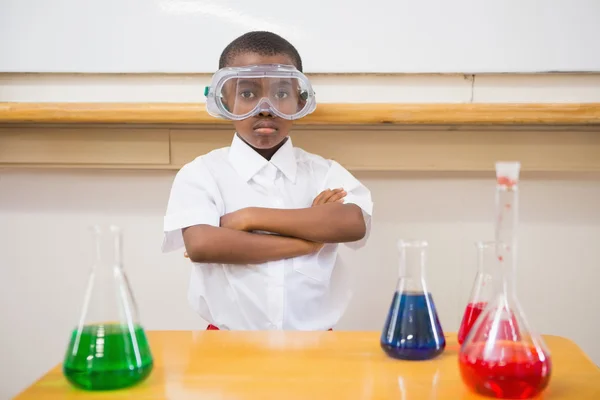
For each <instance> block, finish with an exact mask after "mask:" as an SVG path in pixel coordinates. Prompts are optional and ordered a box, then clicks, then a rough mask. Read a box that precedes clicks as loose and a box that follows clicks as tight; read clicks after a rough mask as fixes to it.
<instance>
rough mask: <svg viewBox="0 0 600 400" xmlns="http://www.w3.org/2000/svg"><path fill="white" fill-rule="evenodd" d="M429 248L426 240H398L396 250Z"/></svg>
mask: <svg viewBox="0 0 600 400" xmlns="http://www.w3.org/2000/svg"><path fill="white" fill-rule="evenodd" d="M428 246H429V243H428V242H427V241H426V240H419V239H400V240H398V249H400V250H402V249H406V248H426V247H428Z"/></svg>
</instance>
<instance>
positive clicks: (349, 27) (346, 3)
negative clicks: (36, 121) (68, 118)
mask: <svg viewBox="0 0 600 400" xmlns="http://www.w3.org/2000/svg"><path fill="white" fill-rule="evenodd" d="M251 30H269V31H273V32H275V33H278V34H280V35H282V36H283V37H285V38H286V39H288V40H289V41H291V42H292V43H293V44H294V45H295V46H296V48H297V49H298V50H299V52H300V54H301V56H302V58H303V62H304V65H305V71H307V72H312V73H502V72H513V73H519V72H554V71H565V72H566V71H569V72H588V71H600V0H304V1H287V2H286V1H283V0H277V1H275V0H0V72H70V73H77V72H81V73H212V72H214V71H215V70H216V69H217V67H218V59H219V55H220V53H221V51H222V50H223V48H224V47H225V46H226V45H227V44H228V43H229V42H230V41H231V40H233V39H234V38H236V37H237V36H239V35H241V34H243V33H245V32H247V31H251Z"/></svg>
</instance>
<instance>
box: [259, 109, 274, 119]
mask: <svg viewBox="0 0 600 400" xmlns="http://www.w3.org/2000/svg"><path fill="white" fill-rule="evenodd" d="M258 115H260V116H261V117H272V116H273V114H272V113H271V108H269V107H266V108H263V107H261V109H260V112H259V113H258Z"/></svg>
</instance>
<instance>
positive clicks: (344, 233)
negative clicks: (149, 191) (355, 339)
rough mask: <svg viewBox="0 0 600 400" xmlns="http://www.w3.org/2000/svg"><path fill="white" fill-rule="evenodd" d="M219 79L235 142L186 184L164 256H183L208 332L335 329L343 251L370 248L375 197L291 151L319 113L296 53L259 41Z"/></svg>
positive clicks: (178, 195)
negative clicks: (296, 128) (296, 124)
mask: <svg viewBox="0 0 600 400" xmlns="http://www.w3.org/2000/svg"><path fill="white" fill-rule="evenodd" d="M219 68H220V69H219V71H217V72H216V73H215V75H214V77H213V80H212V84H211V86H210V88H208V91H207V109H208V111H209V113H211V114H212V115H214V116H219V117H222V118H227V119H230V120H232V121H233V125H234V127H235V131H236V133H235V134H234V135H233V141H232V143H231V146H229V147H225V148H222V149H218V150H214V151H212V152H210V153H208V154H205V155H203V156H200V157H198V158H196V159H195V160H193V161H191V162H190V163H188V164H187V165H185V166H184V167H183V168H182V169H181V170H180V171H179V172H178V173H177V176H176V177H175V180H174V182H173V186H172V189H171V194H170V198H169V201H168V206H167V211H166V215H165V218H164V234H165V236H164V241H163V251H165V252H167V251H173V250H177V249H181V248H182V247H183V246H185V252H186V255H187V256H188V257H189V258H190V260H191V261H192V262H193V269H192V274H191V281H190V285H189V291H188V299H189V302H190V303H191V306H192V308H193V309H194V310H195V311H196V312H197V313H198V314H199V315H200V316H201V317H202V318H204V319H205V320H207V321H208V322H209V323H210V325H209V327H208V329H228V330H275V329H279V330H281V329H283V330H328V329H331V328H333V327H334V326H335V324H336V323H337V322H338V321H339V319H340V317H341V316H342V314H343V313H344V311H345V309H346V306H347V304H348V301H349V299H350V287H349V284H348V283H349V282H348V279H347V278H348V270H347V266H345V264H344V262H343V260H342V259H341V257H340V256H339V255H338V254H337V251H338V244H340V243H344V244H346V245H347V246H350V247H351V248H354V249H358V248H361V247H362V246H364V244H365V242H366V240H367V238H368V236H369V232H370V219H371V213H372V208H373V203H372V201H371V193H370V191H369V190H368V189H367V188H366V187H365V186H364V185H362V184H361V183H360V182H359V181H358V180H357V179H356V178H354V177H353V176H352V175H351V174H350V173H349V172H348V171H347V170H346V169H344V168H343V167H342V166H341V165H340V164H338V163H337V162H335V161H332V160H326V159H324V158H322V157H320V156H317V155H315V154H310V153H308V152H306V151H303V150H301V149H299V148H297V147H294V145H293V144H292V139H291V137H290V136H289V134H290V130H291V129H292V123H293V120H294V119H298V118H301V117H303V116H305V115H306V114H308V113H310V112H312V111H313V110H314V108H315V97H314V92H313V90H312V87H311V85H310V82H309V81H308V79H307V78H306V76H305V75H304V74H303V73H302V60H301V58H300V55H299V54H298V52H297V51H296V49H295V48H294V46H292V45H291V44H290V43H289V42H287V41H286V40H285V39H283V38H282V37H280V36H278V35H276V34H273V33H270V32H250V33H247V34H245V35H243V36H241V37H239V38H237V39H235V40H234V41H233V42H232V43H230V44H229V45H228V46H227V47H226V48H225V50H224V51H223V53H222V55H221V58H220V61H219ZM339 145H340V146H343V143H340V144H339Z"/></svg>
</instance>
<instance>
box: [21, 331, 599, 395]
mask: <svg viewBox="0 0 600 400" xmlns="http://www.w3.org/2000/svg"><path fill="white" fill-rule="evenodd" d="M147 333H148V336H149V340H150V345H151V348H152V352H153V356H154V362H155V364H154V370H153V372H152V374H151V375H150V377H149V378H148V379H147V380H146V381H145V382H143V383H141V384H139V385H138V386H135V387H132V388H129V389H124V390H119V391H111V392H86V391H82V390H79V389H75V388H73V387H71V386H70V385H69V383H68V382H67V381H66V380H65V378H64V377H63V375H62V370H61V366H60V365H58V366H56V367H55V368H54V369H52V370H51V371H49V372H48V373H47V374H46V375H45V376H44V377H42V378H41V379H40V380H39V381H37V382H36V383H35V384H33V385H32V386H31V387H29V388H28V389H26V390H25V391H24V392H22V393H21V394H20V395H19V396H17V399H21V400H23V399H81V398H96V399H125V398H127V399H129V398H131V399H261V400H262V399H286V400H287V399H310V400H315V399H320V398H323V399H343V400H346V399H395V400H406V399H410V400H412V399H451V400H458V399H480V398H483V397H481V396H479V395H476V394H474V393H471V392H470V391H469V389H468V388H467V387H466V386H464V384H463V383H462V381H461V378H460V375H459V371H458V359H457V354H458V350H459V347H458V344H457V341H456V335H454V334H449V335H447V341H448V345H447V347H446V351H445V352H444V354H443V355H442V356H440V357H439V358H437V359H434V360H430V361H412V362H410V361H397V360H393V359H390V358H388V357H387V356H386V355H385V354H384V353H383V351H381V349H380V348H379V332H344V331H334V332H281V331H273V332H227V331H202V332H187V331H149V332H147ZM544 338H545V340H546V343H547V344H548V347H549V348H550V351H551V353H552V357H553V370H552V378H551V381H550V385H549V386H548V388H547V389H546V391H545V392H544V393H543V394H542V396H541V398H543V399H577V400H586V399H600V370H599V369H598V367H596V365H594V363H593V362H592V361H591V360H590V359H589V358H588V357H587V356H586V355H585V354H584V353H583V352H582V351H581V349H580V348H579V347H578V346H577V345H575V344H574V343H573V342H571V341H570V340H568V339H565V338H561V337H557V336H545V337H544Z"/></svg>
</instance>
